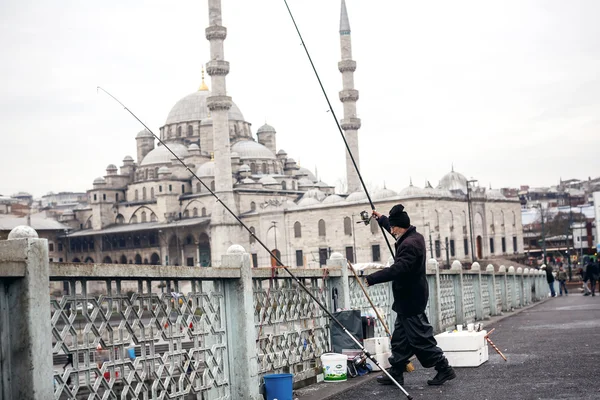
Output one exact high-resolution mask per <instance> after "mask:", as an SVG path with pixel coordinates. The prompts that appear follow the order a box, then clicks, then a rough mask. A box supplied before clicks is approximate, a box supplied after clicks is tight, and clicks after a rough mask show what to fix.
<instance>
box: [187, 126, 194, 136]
mask: <svg viewBox="0 0 600 400" xmlns="http://www.w3.org/2000/svg"><path fill="white" fill-rule="evenodd" d="M193 135H194V127H193V126H192V125H188V136H193Z"/></svg>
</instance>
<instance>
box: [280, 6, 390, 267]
mask: <svg viewBox="0 0 600 400" xmlns="http://www.w3.org/2000/svg"><path fill="white" fill-rule="evenodd" d="M283 2H284V3H285V7H286V8H287V10H288V13H289V14H290V18H291V19H292V22H293V23H294V27H295V28H296V32H297V33H298V36H299V37H300V42H302V47H304V51H305V52H306V56H307V57H308V61H309V62H310V66H311V67H312V70H313V72H314V73H315V76H316V77H317V81H319V86H320V87H321V91H322V92H323V96H325V101H327V105H328V106H329V111H331V116H332V117H333V120H334V121H335V125H336V126H337V128H338V131H339V132H340V135H341V136H342V139H343V140H344V145H346V150H348V155H349V156H350V159H351V160H352V165H354V169H355V170H356V173H357V174H358V179H360V183H361V185H362V187H363V189H364V191H365V194H366V195H367V199H368V200H369V204H371V210H373V211H375V204H373V200H371V195H370V194H369V191H368V190H367V185H365V181H364V180H363V177H362V174H361V173H360V170H359V169H358V165H356V161H355V160H354V155H353V154H352V150H350V146H349V145H348V141H347V140H346V136H345V135H344V131H343V130H342V127H341V126H340V122H339V121H338V119H337V116H336V115H335V111H333V106H332V105H331V102H330V101H329V96H327V92H326V91H325V87H323V82H321V77H320V76H319V73H318V72H317V68H316V67H315V64H314V63H313V60H312V57H311V56H310V53H309V52H308V48H307V47H306V44H305V43H304V39H303V38H302V34H301V33H300V29H299V28H298V25H297V24H296V20H295V19H294V15H293V14H292V10H290V6H289V5H288V3H287V0H283ZM379 228H380V229H381V234H382V235H383V238H384V239H385V243H386V244H387V246H388V249H389V250H390V253H391V254H392V257H394V250H392V245H391V244H390V241H389V239H388V237H387V235H386V234H385V233H386V230H385V229H383V227H382V226H381V225H379Z"/></svg>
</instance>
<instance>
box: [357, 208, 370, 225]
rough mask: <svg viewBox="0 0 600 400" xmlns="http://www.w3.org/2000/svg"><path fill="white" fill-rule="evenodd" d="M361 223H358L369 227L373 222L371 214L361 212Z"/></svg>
mask: <svg viewBox="0 0 600 400" xmlns="http://www.w3.org/2000/svg"><path fill="white" fill-rule="evenodd" d="M359 215H360V221H358V222H357V224H361V223H362V224H365V225H369V223H370V222H371V215H370V214H369V212H368V211H361V212H360V214H359Z"/></svg>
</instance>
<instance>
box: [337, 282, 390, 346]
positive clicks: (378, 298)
mask: <svg viewBox="0 0 600 400" xmlns="http://www.w3.org/2000/svg"><path fill="white" fill-rule="evenodd" d="M348 283H349V285H350V307H351V308H353V309H359V310H360V312H361V314H362V315H373V316H374V317H375V319H377V316H376V315H375V313H374V311H373V308H371V305H370V304H369V301H368V300H367V298H366V297H365V294H364V293H363V291H362V289H361V288H360V285H359V284H358V283H357V282H356V279H355V278H354V277H350V278H348ZM366 289H367V293H368V294H369V297H370V298H371V301H372V302H373V304H374V305H375V307H377V309H378V311H379V315H381V318H383V319H384V320H385V321H386V323H387V324H388V328H389V330H390V332H392V331H393V330H394V327H393V326H390V322H389V321H390V319H391V318H390V314H391V312H392V304H393V302H394V299H393V296H392V290H391V283H388V284H381V285H374V286H369V287H367V288H366ZM381 336H387V333H386V332H385V328H384V327H383V325H382V324H381V323H379V321H377V322H376V323H375V337H381Z"/></svg>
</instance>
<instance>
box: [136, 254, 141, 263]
mask: <svg viewBox="0 0 600 400" xmlns="http://www.w3.org/2000/svg"><path fill="white" fill-rule="evenodd" d="M135 263H136V264H138V265H139V264H141V263H142V256H140V255H139V254H136V255H135Z"/></svg>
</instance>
